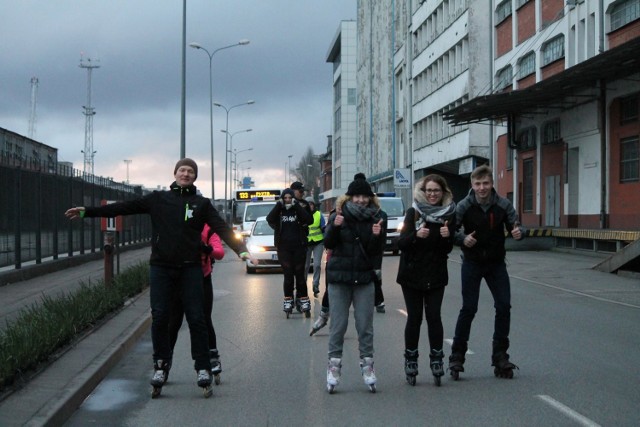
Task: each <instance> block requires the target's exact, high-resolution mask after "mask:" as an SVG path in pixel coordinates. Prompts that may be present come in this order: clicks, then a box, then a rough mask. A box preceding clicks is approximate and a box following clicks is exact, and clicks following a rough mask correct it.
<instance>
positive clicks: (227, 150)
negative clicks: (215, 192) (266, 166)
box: [213, 99, 256, 215]
mask: <svg viewBox="0 0 640 427" xmlns="http://www.w3.org/2000/svg"><path fill="white" fill-rule="evenodd" d="M255 103H256V102H255V101H254V100H253V99H250V100H248V101H246V102H243V103H242V104H236V105H232V106H231V107H229V108H227V107H225V106H224V105H222V104H220V103H218V102H214V103H213V105H215V106H216V107H220V108H223V109H224V110H225V111H226V112H227V121H226V125H225V128H224V130H223V132H224V133H225V134H226V137H225V147H224V199H225V204H224V206H225V209H224V212H225V215H226V214H227V213H228V212H229V208H228V206H227V204H228V200H229V199H228V198H227V171H228V169H227V165H228V164H229V112H230V111H231V110H233V109H234V108H238V107H242V106H244V105H252V104H255ZM248 131H251V129H249V130H248Z"/></svg>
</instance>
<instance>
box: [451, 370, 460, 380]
mask: <svg viewBox="0 0 640 427" xmlns="http://www.w3.org/2000/svg"><path fill="white" fill-rule="evenodd" d="M451 378H453V380H454V381H458V380H459V379H460V372H458V371H451Z"/></svg>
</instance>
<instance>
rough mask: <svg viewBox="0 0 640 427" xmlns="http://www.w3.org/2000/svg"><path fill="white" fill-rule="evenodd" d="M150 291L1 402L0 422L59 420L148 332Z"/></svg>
mask: <svg viewBox="0 0 640 427" xmlns="http://www.w3.org/2000/svg"><path fill="white" fill-rule="evenodd" d="M148 296H149V290H148V289H147V290H145V291H144V292H142V293H141V294H139V295H138V296H137V297H135V298H134V299H133V300H131V301H130V302H129V303H128V305H127V306H126V307H125V308H123V309H122V310H121V311H120V312H119V313H118V314H117V315H115V316H114V317H113V318H111V319H109V320H108V321H107V322H105V323H104V324H103V325H102V326H100V327H99V328H98V329H96V330H95V331H93V332H92V333H91V334H89V335H88V336H87V337H85V338H84V339H83V340H82V341H80V342H78V343H77V345H76V346H75V347H74V348H72V349H69V351H67V352H66V353H65V354H64V355H63V356H62V357H60V358H59V359H58V360H56V361H55V362H53V363H52V364H51V365H49V366H48V367H47V368H46V369H45V370H44V371H43V372H42V373H40V374H39V375H38V376H37V377H35V378H34V379H32V380H31V381H30V382H29V383H28V384H27V385H25V386H24V387H23V388H22V389H20V390H18V391H16V392H15V393H13V394H12V395H11V396H9V397H8V398H7V399H5V400H4V401H3V402H2V403H0V425H2V426H14V425H15V426H18V425H20V426H22V425H25V426H58V425H62V424H63V423H64V422H65V421H66V420H67V419H68V418H69V417H70V416H71V415H72V414H73V413H74V412H75V410H76V409H77V408H78V407H79V406H80V405H81V404H82V402H83V401H84V400H85V399H86V397H87V396H88V395H89V394H90V393H91V392H92V391H93V389H94V388H95V387H96V386H97V385H98V384H99V383H100V382H101V381H102V380H103V379H104V378H105V377H106V376H107V374H108V373H109V371H110V370H111V369H112V368H113V367H114V366H115V365H116V364H117V363H118V362H119V361H120V359H121V358H122V357H123V356H124V355H125V354H126V353H127V352H128V351H129V350H130V348H131V347H132V346H133V345H134V344H135V343H136V342H137V340H138V339H139V338H140V336H142V334H144V333H146V332H147V330H148V329H149V327H150V325H151V312H150V309H149V302H148ZM8 412H11V415H10V416H9V414H8Z"/></svg>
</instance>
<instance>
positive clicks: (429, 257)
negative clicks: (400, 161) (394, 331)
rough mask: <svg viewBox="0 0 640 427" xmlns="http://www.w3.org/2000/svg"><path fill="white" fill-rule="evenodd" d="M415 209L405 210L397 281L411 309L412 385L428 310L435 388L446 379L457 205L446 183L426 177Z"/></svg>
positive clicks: (407, 335) (408, 351)
mask: <svg viewBox="0 0 640 427" xmlns="http://www.w3.org/2000/svg"><path fill="white" fill-rule="evenodd" d="M413 198H414V202H413V206H412V207H411V208H409V209H408V210H407V213H406V215H405V218H404V226H403V228H402V233H401V234H400V237H399V240H398V248H399V249H400V250H401V251H402V253H401V256H400V266H399V268H398V278H397V280H396V281H397V282H398V283H399V284H400V285H401V286H402V294H403V295H404V300H405V304H406V306H407V324H406V326H405V330H404V340H405V374H406V376H407V381H408V382H409V384H411V385H415V383H416V375H418V341H419V340H420V327H421V325H422V310H423V307H424V313H425V317H426V319H427V327H428V330H429V344H430V348H431V352H430V353H429V358H430V361H431V371H432V373H433V376H434V377H435V381H436V384H437V385H440V377H441V376H442V375H444V370H443V367H442V359H443V357H444V353H443V351H442V342H443V339H444V332H443V327H442V319H441V317H440V307H441V306H442V299H443V297H444V288H445V286H446V285H447V283H448V282H449V272H448V270H447V258H448V255H447V254H448V253H449V252H451V249H452V248H453V235H454V233H453V232H454V230H455V224H454V222H455V211H456V208H455V203H454V202H453V195H452V193H451V190H450V189H449V186H448V185H447V182H446V181H445V179H444V178H443V177H441V176H440V175H436V174H431V175H427V176H425V177H424V178H422V179H421V180H420V181H418V182H417V183H416V185H415V188H414V189H413Z"/></svg>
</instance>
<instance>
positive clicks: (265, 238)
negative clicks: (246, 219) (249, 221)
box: [245, 216, 280, 274]
mask: <svg viewBox="0 0 640 427" xmlns="http://www.w3.org/2000/svg"><path fill="white" fill-rule="evenodd" d="M246 245H247V249H248V250H249V253H250V254H251V257H252V258H255V259H256V260H258V265H257V266H255V265H253V264H251V262H250V261H249V260H248V259H247V260H246V261H245V263H246V270H247V273H248V274H254V273H256V271H257V270H259V269H273V268H280V261H278V252H277V251H276V247H275V245H274V243H273V228H271V227H269V224H268V223H267V217H266V216H261V217H259V218H257V219H256V220H255V222H254V223H253V225H252V226H251V231H250V232H249V235H248V236H247V239H246Z"/></svg>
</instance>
